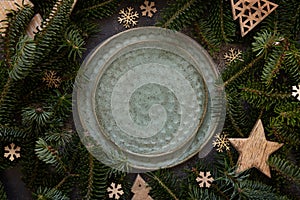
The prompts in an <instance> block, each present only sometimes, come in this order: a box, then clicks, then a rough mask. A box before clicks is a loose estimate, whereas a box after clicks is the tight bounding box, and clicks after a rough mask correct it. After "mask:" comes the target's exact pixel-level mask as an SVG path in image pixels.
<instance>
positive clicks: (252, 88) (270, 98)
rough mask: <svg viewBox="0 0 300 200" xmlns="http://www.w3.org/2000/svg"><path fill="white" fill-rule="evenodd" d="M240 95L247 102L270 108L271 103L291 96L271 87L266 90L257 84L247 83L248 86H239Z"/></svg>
mask: <svg viewBox="0 0 300 200" xmlns="http://www.w3.org/2000/svg"><path fill="white" fill-rule="evenodd" d="M240 89H241V95H242V97H243V98H244V99H245V100H247V102H249V103H252V104H253V105H255V106H256V107H263V108H266V109H268V108H270V107H271V106H272V105H274V104H276V103H278V102H279V101H281V100H287V99H289V98H290V97H291V95H290V94H289V93H282V92H277V91H276V90H275V91H274V89H273V88H272V89H271V90H269V91H268V90H267V89H266V88H263V87H262V86H261V85H259V84H255V83H253V84H252V83H249V86H245V85H244V86H243V85H242V86H240Z"/></svg>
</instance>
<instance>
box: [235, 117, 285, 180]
mask: <svg viewBox="0 0 300 200" xmlns="http://www.w3.org/2000/svg"><path fill="white" fill-rule="evenodd" d="M229 141H230V143H231V144H232V145H233V146H234V148H236V150H237V151H238V152H239V153H240V156H239V159H238V162H237V169H236V172H237V173H239V172H243V171H245V170H247V169H250V168H252V167H255V168H257V169H258V170H260V171H261V172H263V173H264V174H265V175H267V176H268V177H270V178H271V173H270V167H269V165H268V164H267V161H268V158H269V156H270V155H271V154H272V153H273V152H274V151H276V150H278V149H279V148H280V147H281V146H282V145H283V144H279V143H277V142H270V141H267V140H266V137H265V133H264V127H263V124H262V122H261V120H260V119H259V120H258V121H257V122H256V124H255V126H254V127H253V129H252V131H251V133H250V136H249V137H248V138H229Z"/></svg>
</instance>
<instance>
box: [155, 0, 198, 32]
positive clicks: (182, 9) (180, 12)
mask: <svg viewBox="0 0 300 200" xmlns="http://www.w3.org/2000/svg"><path fill="white" fill-rule="evenodd" d="M195 1H196V0H190V1H187V2H185V4H184V5H183V6H181V7H180V9H179V10H177V11H176V12H175V13H174V14H173V15H172V16H171V17H170V18H169V19H168V20H167V21H166V22H164V23H163V24H162V25H161V27H162V28H169V27H170V26H171V24H172V23H174V21H175V19H176V18H179V16H180V15H183V13H184V12H185V11H186V10H187V9H189V8H191V7H192V5H193V4H194V3H195Z"/></svg>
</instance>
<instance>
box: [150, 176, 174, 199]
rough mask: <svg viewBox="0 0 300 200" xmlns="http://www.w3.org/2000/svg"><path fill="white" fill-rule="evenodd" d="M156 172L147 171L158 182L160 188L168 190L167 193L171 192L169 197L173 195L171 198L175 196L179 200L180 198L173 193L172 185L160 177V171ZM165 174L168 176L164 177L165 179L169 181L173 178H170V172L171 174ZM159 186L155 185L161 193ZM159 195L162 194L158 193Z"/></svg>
mask: <svg viewBox="0 0 300 200" xmlns="http://www.w3.org/2000/svg"><path fill="white" fill-rule="evenodd" d="M156 174H157V175H156ZM156 174H154V173H152V172H150V173H147V175H148V176H149V177H151V178H152V179H153V180H154V181H155V182H156V183H157V184H158V186H159V188H161V189H163V191H165V192H167V194H169V197H171V198H173V199H175V200H179V198H178V197H177V196H176V195H175V194H174V193H173V191H172V190H171V189H170V187H169V186H167V185H166V184H165V183H164V180H163V179H161V177H159V175H160V173H159V171H158V172H157V173H156ZM163 176H166V177H164V179H165V178H166V179H165V181H167V182H169V181H170V179H171V178H170V174H169V175H168V174H163ZM159 188H156V187H155V189H156V190H157V192H159V193H161V192H162V191H160V189H159ZM157 196H160V195H159V194H158V195H157Z"/></svg>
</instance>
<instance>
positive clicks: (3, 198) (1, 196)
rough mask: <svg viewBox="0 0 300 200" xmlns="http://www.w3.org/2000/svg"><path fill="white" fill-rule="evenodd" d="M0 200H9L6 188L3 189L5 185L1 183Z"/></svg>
mask: <svg viewBox="0 0 300 200" xmlns="http://www.w3.org/2000/svg"><path fill="white" fill-rule="evenodd" d="M0 199H1V200H6V199H7V196H6V192H5V190H4V187H3V184H2V182H1V181H0Z"/></svg>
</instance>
